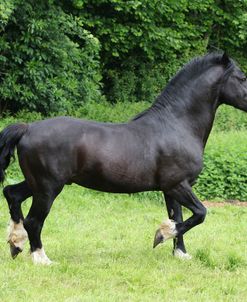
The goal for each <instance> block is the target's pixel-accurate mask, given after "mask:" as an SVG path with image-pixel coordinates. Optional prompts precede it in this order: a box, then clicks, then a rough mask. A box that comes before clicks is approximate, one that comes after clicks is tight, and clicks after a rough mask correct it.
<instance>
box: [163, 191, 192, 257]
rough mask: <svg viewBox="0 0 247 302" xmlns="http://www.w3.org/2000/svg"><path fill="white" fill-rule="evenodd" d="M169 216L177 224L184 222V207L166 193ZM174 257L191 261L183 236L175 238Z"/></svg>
mask: <svg viewBox="0 0 247 302" xmlns="http://www.w3.org/2000/svg"><path fill="white" fill-rule="evenodd" d="M164 197H165V202H166V208H167V212H168V216H169V218H170V219H171V220H173V221H176V222H177V223H182V222H183V213H182V206H181V204H179V203H178V202H177V201H176V200H175V199H173V198H172V197H170V196H169V195H166V194H165V193H164ZM173 255H174V256H175V257H177V258H182V259H191V256H190V255H189V254H188V253H187V252H186V248H185V245H184V238H183V235H177V236H176V237H175V238H173Z"/></svg>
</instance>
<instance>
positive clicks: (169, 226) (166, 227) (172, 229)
mask: <svg viewBox="0 0 247 302" xmlns="http://www.w3.org/2000/svg"><path fill="white" fill-rule="evenodd" d="M160 232H161V234H162V235H163V237H164V240H167V239H170V238H175V237H176V236H177V233H178V232H177V229H176V222H175V221H173V220H171V219H167V220H166V221H164V222H163V223H162V224H161V226H160Z"/></svg>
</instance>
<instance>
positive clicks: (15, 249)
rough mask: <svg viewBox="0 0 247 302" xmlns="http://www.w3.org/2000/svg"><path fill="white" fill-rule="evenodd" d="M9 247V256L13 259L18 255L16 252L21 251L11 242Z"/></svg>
mask: <svg viewBox="0 0 247 302" xmlns="http://www.w3.org/2000/svg"><path fill="white" fill-rule="evenodd" d="M9 249H10V254H11V257H12V258H13V259H15V258H16V257H17V256H18V254H19V253H21V252H22V250H21V249H20V248H19V247H16V246H14V245H12V244H10V246H9Z"/></svg>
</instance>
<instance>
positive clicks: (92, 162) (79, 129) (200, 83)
mask: <svg viewBox="0 0 247 302" xmlns="http://www.w3.org/2000/svg"><path fill="white" fill-rule="evenodd" d="M222 103H225V104H229V105H232V106H234V107H236V108H239V109H241V110H244V111H247V82H246V76H245V75H244V74H243V72H242V71H240V69H239V68H238V67H237V66H236V64H235V63H234V61H233V60H231V59H230V58H228V56H227V55H225V54H224V55H222V54H210V55H206V56H204V57H201V58H196V59H194V60H192V61H191V62H190V63H189V64H187V65H186V66H185V67H184V68H183V69H182V70H181V71H179V72H178V74H177V75H176V76H175V77H174V78H173V79H172V80H171V81H170V82H169V84H168V85H167V87H166V88H165V90H164V91H163V92H162V93H161V94H160V95H159V96H158V98H157V99H156V101H155V102H154V103H153V105H152V106H151V107H150V108H149V109H147V110H146V111H144V112H142V113H141V114H139V115H138V116H136V117H135V118H134V119H133V120H131V121H130V122H128V123H123V124H111V123H97V122H91V121H84V120H80V119H75V118H70V117H58V118H53V119H48V120H44V121H40V122H35V123H31V124H24V123H23V124H14V125H10V126H8V127H7V128H5V129H4V130H3V131H2V132H1V133H0V180H1V181H3V180H4V171H5V169H6V168H7V167H8V165H9V162H10V159H11V157H12V156H13V154H14V149H15V147H17V152H18V158H19V163H20V167H21V169H22V172H23V175H24V178H25V180H24V181H23V182H21V183H18V184H16V185H10V186H7V187H5V188H4V190H3V193H4V196H5V197H6V199H7V201H8V206H9V210H10V215H11V223H10V226H9V238H8V241H9V244H10V250H11V254H12V257H15V256H16V255H17V254H18V253H19V252H21V251H22V249H23V246H24V242H25V240H26V239H27V236H28V238H29V241H30V245H31V253H32V258H33V261H34V263H42V264H50V260H49V258H48V257H47V256H46V254H45V252H44V249H43V247H42V243H41V239H40V235H41V230H42V226H43V223H44V220H45V218H46V217H47V215H48V213H49V211H50V208H51V206H52V203H53V201H54V199H55V198H56V197H57V195H58V194H59V193H60V192H61V191H62V189H63V187H64V185H65V184H71V183H76V184H79V185H81V186H84V187H87V188H91V189H95V190H101V191H106V192H116V193H134V192H140V191H155V190H159V191H162V192H163V193H164V197H165V201H166V205H167V210H168V215H169V218H170V220H167V221H166V222H164V223H163V224H161V226H160V228H159V229H158V230H157V232H156V235H155V238H154V247H155V246H156V245H157V244H159V243H161V242H163V241H164V240H166V239H169V238H174V250H173V252H174V254H175V255H176V256H179V257H189V255H188V254H187V253H186V249H185V246H184V242H183V234H184V233H186V232H187V231H188V230H190V229H191V228H192V227H194V226H196V225H197V224H199V223H202V222H203V221H204V219H205V215H206V209H205V207H204V206H203V205H202V203H201V202H200V201H199V200H198V199H197V197H196V196H195V195H194V194H193V192H192V189H191V188H192V185H193V184H194V182H195V180H196V178H197V177H198V175H199V173H200V172H201V170H202V158H203V151H204V147H205V144H206V142H207V139H208V136H209V133H210V130H211V128H212V125H213V121H214V117H215V112H216V110H217V108H218V106H219V105H220V104H222ZM30 196H32V197H33V201H32V205H31V208H30V210H29V213H28V215H27V217H26V218H25V219H24V217H23V214H22V210H21V203H22V202H23V201H24V200H25V199H26V198H28V197H30ZM181 206H184V207H186V208H188V209H189V210H191V211H192V214H193V215H192V216H191V217H190V218H188V219H187V220H185V221H184V222H183V218H182V211H181ZM23 225H24V227H23Z"/></svg>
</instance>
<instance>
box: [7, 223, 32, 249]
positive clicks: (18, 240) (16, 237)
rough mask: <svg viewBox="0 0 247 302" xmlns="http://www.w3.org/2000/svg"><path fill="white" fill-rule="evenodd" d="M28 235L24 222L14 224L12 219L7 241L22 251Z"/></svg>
mask: <svg viewBox="0 0 247 302" xmlns="http://www.w3.org/2000/svg"><path fill="white" fill-rule="evenodd" d="M27 238H28V235H27V231H26V230H25V228H24V226H23V221H22V220H20V222H19V223H16V222H14V221H13V220H12V219H10V222H9V225H8V228H7V241H8V243H9V244H10V245H12V246H15V247H18V248H19V249H20V250H21V251H22V250H23V248H24V245H25V242H26V241H27Z"/></svg>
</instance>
